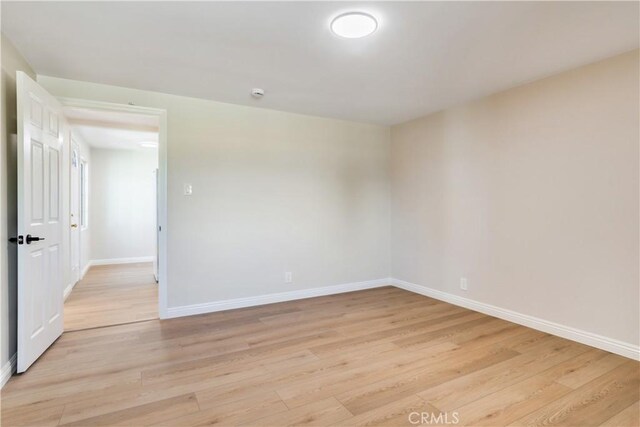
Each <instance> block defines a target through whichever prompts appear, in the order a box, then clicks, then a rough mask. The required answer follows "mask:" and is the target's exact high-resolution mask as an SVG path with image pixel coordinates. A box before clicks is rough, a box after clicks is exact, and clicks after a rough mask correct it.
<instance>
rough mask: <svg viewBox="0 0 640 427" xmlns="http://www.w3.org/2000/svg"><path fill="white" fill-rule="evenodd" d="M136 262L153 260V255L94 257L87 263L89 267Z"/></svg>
mask: <svg viewBox="0 0 640 427" xmlns="http://www.w3.org/2000/svg"><path fill="white" fill-rule="evenodd" d="M136 262H153V256H140V257H132V258H108V259H92V260H91V261H89V262H88V263H87V267H86V268H87V269H88V268H89V267H90V266H93V265H111V264H133V263H136Z"/></svg>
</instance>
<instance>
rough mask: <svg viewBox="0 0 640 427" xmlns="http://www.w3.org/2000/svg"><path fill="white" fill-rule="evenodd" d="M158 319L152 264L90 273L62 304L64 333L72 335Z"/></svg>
mask: <svg viewBox="0 0 640 427" xmlns="http://www.w3.org/2000/svg"><path fill="white" fill-rule="evenodd" d="M157 318H158V285H157V284H156V282H155V279H154V277H153V264H152V263H150V262H145V263H137V264H118V265H100V266H93V267H91V268H90V269H89V271H88V272H87V274H86V275H85V276H84V278H83V279H82V280H81V281H80V282H78V284H76V286H75V287H74V288H73V291H71V294H70V295H69V297H68V298H67V300H66V301H65V303H64V330H65V331H75V330H80V329H88V328H95V327H100V326H109V325H118V324H122V323H130V322H137V321H140V320H150V319H157Z"/></svg>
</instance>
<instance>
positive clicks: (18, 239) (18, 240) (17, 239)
mask: <svg viewBox="0 0 640 427" xmlns="http://www.w3.org/2000/svg"><path fill="white" fill-rule="evenodd" d="M9 241H10V242H11V243H17V244H19V245H21V244H23V243H24V237H22V236H17V237H10V238H9Z"/></svg>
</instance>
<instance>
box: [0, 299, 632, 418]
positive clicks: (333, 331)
mask: <svg viewBox="0 0 640 427" xmlns="http://www.w3.org/2000/svg"><path fill="white" fill-rule="evenodd" d="M639 370H640V367H639V364H638V363H637V362H635V361H631V360H629V359H625V358H623V357H620V356H617V355H614V354H611V353H607V352H605V351H601V350H597V349H594V348H591V347H588V346H585V345H581V344H577V343H574V342H571V341H568V340H564V339H561V338H558V337H554V336H550V335H548V334H544V333H541V332H537V331H534V330H531V329H528V328H525V327H522V326H518V325H515V324H512V323H509V322H506V321H503V320H498V319H495V318H491V317H488V316H485V315H482V314H479V313H475V312H472V311H469V310H465V309H462V308H459V307H455V306H453V305H450V304H446V303H443V302H440V301H436V300H433V299H429V298H425V297H423V296H420V295H416V294H412V293H409V292H406V291H403V290H399V289H396V288H391V287H386V288H379V289H373V290H367V291H360V292H353V293H347V294H341V295H333V296H327V297H320V298H313V299H308V300H302V301H293V302H287V303H280V304H273V305H267V306H261V307H254V308H247V309H240V310H233V311H226V312H219V313H212V314H208V315H201V316H194V317H187V318H179V319H172V320H165V321H160V320H152V321H147V322H140V323H132V324H126V325H120V326H113V327H107V328H98V329H90V330H83V331H76V332H68V333H65V334H64V335H63V336H62V337H61V338H60V339H59V340H58V341H57V342H56V343H55V344H54V345H53V346H52V347H51V348H50V349H49V350H48V351H47V352H46V353H45V354H44V355H43V356H42V357H41V359H40V360H38V361H37V362H36V363H35V365H34V366H33V367H32V368H31V369H30V370H29V371H28V372H27V373H25V374H23V375H21V376H16V377H14V378H12V379H11V380H10V381H9V383H8V384H7V385H6V386H5V389H4V390H3V391H2V425H3V426H17V425H50V426H55V425H78V426H92V425H136V426H137V425H164V426H173V427H176V426H191V425H254V426H283V425H318V426H328V425H334V426H352V425H389V426H396V425H397V426H400V425H411V422H410V420H409V417H410V416H411V417H413V418H412V420H413V421H416V420H418V419H419V417H420V413H425V414H426V416H434V415H438V414H442V416H443V417H444V416H445V415H447V417H448V418H447V420H448V421H449V422H452V421H454V420H455V418H454V414H455V416H457V418H458V419H459V425H470V426H480V425H490V426H502V425H567V426H589V425H609V426H637V425H638V423H639V420H638V410H639V406H638V399H639V391H638V388H639V386H640V382H639V381H640V372H639ZM413 412H416V413H418V415H416V414H414V415H411V414H412V413H413ZM441 421H445V419H444V418H442V419H441ZM425 425H426V424H425ZM431 425H434V424H431Z"/></svg>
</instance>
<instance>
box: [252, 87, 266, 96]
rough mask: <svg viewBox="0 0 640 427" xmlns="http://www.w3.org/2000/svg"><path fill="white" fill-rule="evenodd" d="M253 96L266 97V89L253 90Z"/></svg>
mask: <svg viewBox="0 0 640 427" xmlns="http://www.w3.org/2000/svg"><path fill="white" fill-rule="evenodd" d="M251 96H253V97H254V98H262V97H263V96H264V89H260V88H257V87H256V88H253V89H251Z"/></svg>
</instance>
